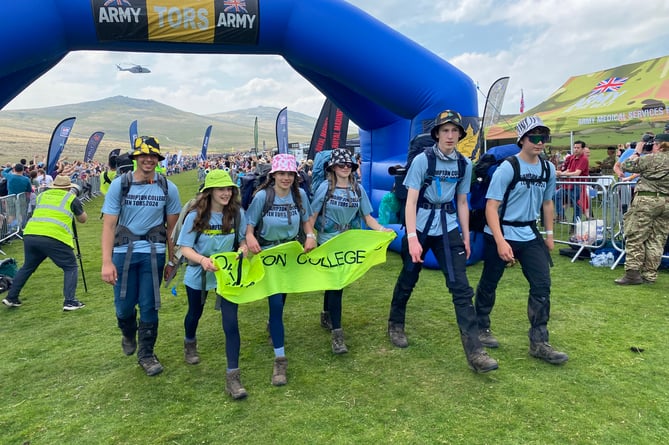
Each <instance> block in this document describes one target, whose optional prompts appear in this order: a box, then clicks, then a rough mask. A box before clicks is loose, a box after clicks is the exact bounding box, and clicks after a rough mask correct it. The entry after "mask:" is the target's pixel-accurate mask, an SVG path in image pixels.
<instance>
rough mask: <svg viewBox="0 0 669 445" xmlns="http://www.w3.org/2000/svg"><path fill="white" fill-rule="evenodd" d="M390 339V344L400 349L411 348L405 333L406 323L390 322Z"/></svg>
mask: <svg viewBox="0 0 669 445" xmlns="http://www.w3.org/2000/svg"><path fill="white" fill-rule="evenodd" d="M388 337H390V342H391V343H392V344H394V345H395V346H397V347H398V348H406V347H407V346H409V339H408V338H407V336H406V334H405V333H404V323H395V322H394V321H389V322H388Z"/></svg>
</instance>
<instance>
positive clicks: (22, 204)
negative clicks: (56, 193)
mask: <svg viewBox="0 0 669 445" xmlns="http://www.w3.org/2000/svg"><path fill="white" fill-rule="evenodd" d="M27 221H28V201H27V199H26V194H25V193H20V194H18V195H7V196H3V197H0V244H2V243H5V242H7V241H9V240H10V239H12V238H15V237H16V238H19V239H22V238H21V233H22V230H23V227H25V224H26V222H27ZM0 253H1V254H2V255H6V253H5V252H3V251H2V250H1V249H0Z"/></svg>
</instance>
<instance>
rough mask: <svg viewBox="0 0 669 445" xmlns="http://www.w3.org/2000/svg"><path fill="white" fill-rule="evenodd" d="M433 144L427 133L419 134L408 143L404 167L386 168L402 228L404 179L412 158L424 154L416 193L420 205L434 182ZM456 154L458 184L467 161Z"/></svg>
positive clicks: (404, 203)
mask: <svg viewBox="0 0 669 445" xmlns="http://www.w3.org/2000/svg"><path fill="white" fill-rule="evenodd" d="M434 143H435V142H434V139H432V136H431V135H430V134H429V133H422V134H419V135H418V136H416V137H414V138H413V139H412V140H411V142H409V151H408V153H407V162H406V164H405V165H404V167H402V166H394V167H389V168H388V173H389V174H390V175H392V176H394V178H395V183H394V185H393V194H394V195H395V198H397V200H398V201H399V203H400V209H399V211H398V212H397V213H398V214H397V218H398V221H399V222H400V224H402V227H404V222H405V215H404V211H405V206H406V202H407V193H408V190H407V188H406V186H405V185H404V184H403V183H404V178H406V175H407V172H408V171H409V167H411V163H412V162H413V160H414V158H415V157H416V156H418V155H419V154H421V153H425V156H426V157H427V171H426V175H425V179H424V181H423V185H422V186H421V188H420V191H419V193H418V203H419V204H420V203H421V201H424V196H425V191H426V190H427V188H428V187H429V186H430V185H432V181H433V180H434V173H435V170H436V169H437V157H436V155H435V154H434V151H433V149H432V147H433V146H434ZM456 153H457V156H458V183H460V181H462V178H464V176H465V170H466V168H467V161H466V160H465V157H464V156H462V154H461V153H460V152H458V151H456Z"/></svg>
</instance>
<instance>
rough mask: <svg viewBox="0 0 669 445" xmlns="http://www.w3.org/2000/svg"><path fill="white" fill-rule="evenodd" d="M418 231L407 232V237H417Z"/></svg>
mask: <svg viewBox="0 0 669 445" xmlns="http://www.w3.org/2000/svg"><path fill="white" fill-rule="evenodd" d="M416 236H417V235H416V232H411V233H407V238H416Z"/></svg>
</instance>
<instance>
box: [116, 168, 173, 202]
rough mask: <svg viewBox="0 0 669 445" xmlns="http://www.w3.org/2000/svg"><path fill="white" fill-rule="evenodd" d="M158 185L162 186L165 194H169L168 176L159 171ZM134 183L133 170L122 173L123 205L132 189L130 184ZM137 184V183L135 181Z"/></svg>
mask: <svg viewBox="0 0 669 445" xmlns="http://www.w3.org/2000/svg"><path fill="white" fill-rule="evenodd" d="M156 182H157V183H158V185H159V186H160V189H161V190H162V191H163V193H164V194H165V196H167V193H168V185H167V178H166V177H165V175H163V174H162V173H158V179H157V181H156ZM133 183H134V176H133V172H132V171H129V172H125V173H123V174H122V175H121V200H120V202H121V205H122V204H123V202H124V200H125V197H126V196H127V195H128V192H129V191H130V186H132V184H133ZM135 184H137V183H135ZM165 211H167V207H166V208H165Z"/></svg>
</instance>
